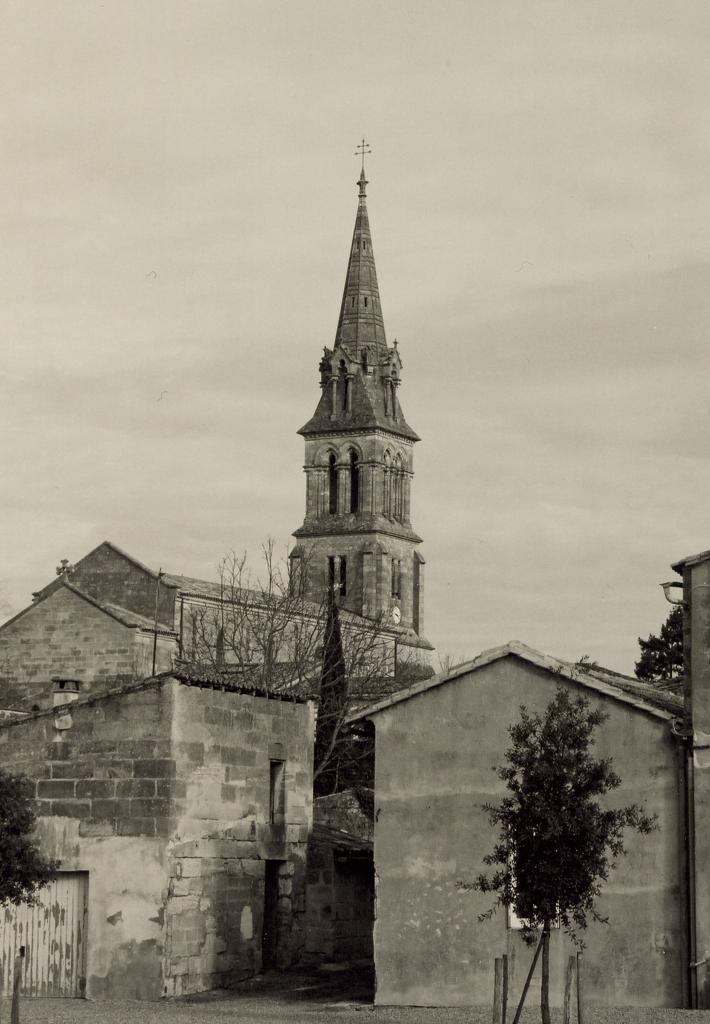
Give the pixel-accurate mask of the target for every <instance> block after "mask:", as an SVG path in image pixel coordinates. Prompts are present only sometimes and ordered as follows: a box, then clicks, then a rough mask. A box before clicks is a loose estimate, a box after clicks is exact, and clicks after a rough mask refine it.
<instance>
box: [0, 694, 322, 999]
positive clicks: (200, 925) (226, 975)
mask: <svg viewBox="0 0 710 1024" xmlns="http://www.w3.org/2000/svg"><path fill="white" fill-rule="evenodd" d="M312 736H313V715H312V708H311V706H310V705H306V704H299V703H293V702H290V701H283V700H277V699H267V698H265V697H261V696H255V695H253V694H249V693H240V692H233V691H221V690H219V689H215V688H213V687H212V686H211V685H210V684H204V685H198V684H197V683H196V682H195V681H194V680H191V679H184V678H183V679H178V678H177V677H161V678H158V679H153V680H149V681H145V682H143V683H134V684H130V685H128V686H124V687H123V688H116V689H115V690H111V691H108V692H107V693H104V694H100V695H96V696H88V697H81V698H80V699H79V700H77V701H75V702H74V703H72V704H70V705H65V706H62V707H60V708H57V709H56V710H45V711H39V712H36V713H34V714H31V715H28V716H27V717H24V718H13V719H9V720H6V721H0V763H2V764H4V765H11V766H12V768H13V769H14V770H17V771H21V772H23V773H24V774H26V775H27V776H28V777H29V778H30V779H31V780H32V782H33V785H34V799H35V806H36V810H37V814H38V835H39V837H40V839H41V845H42V847H43V849H44V850H45V851H46V852H47V853H48V854H50V855H51V856H55V857H59V858H60V859H61V860H62V869H63V870H71V871H88V872H89V892H90V894H91V896H90V907H89V923H88V927H89V943H88V950H89V954H88V955H89V964H88V978H87V994H88V995H89V997H91V998H120V997H125V998H160V997H162V996H165V995H173V994H175V995H177V994H181V993H188V992H198V991H202V990H204V989H208V988H212V987H215V986H218V985H226V984H229V983H230V982H232V981H235V980H238V979H239V978H243V977H246V976H248V975H250V974H253V973H254V972H255V971H256V970H258V969H259V967H260V966H261V950H262V947H261V941H262V922H263V918H264V904H265V899H266V891H265V889H266V883H265V877H266V874H267V871H266V868H267V862H269V861H271V862H274V861H276V862H278V868H277V869H276V870H277V891H276V893H275V895H274V898H275V899H276V901H277V907H276V921H277V925H278V934H277V939H276V961H277V964H278V965H279V966H286V965H288V964H290V963H293V962H295V961H296V960H297V959H298V958H299V957H300V955H301V952H302V950H303V947H304V945H305V925H304V914H305V851H306V839H307V834H308V830H309V826H310V823H311V814H312V811H311V788H312V770H313V766H312ZM272 761H278V762H280V763H283V765H284V772H283V778H284V787H285V799H284V801H283V814H282V815H281V817H280V820H272V813H271V811H272V806H273V799H272V798H273V794H272V793H271V779H272V772H271V770H270V768H271V762H272ZM272 867H273V865H272ZM271 873H272V874H273V871H272V872H271Z"/></svg>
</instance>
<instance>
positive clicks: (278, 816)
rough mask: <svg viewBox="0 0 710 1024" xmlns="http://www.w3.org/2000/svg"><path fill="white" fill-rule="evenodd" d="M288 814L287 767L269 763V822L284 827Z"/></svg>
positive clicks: (274, 762)
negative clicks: (286, 813)
mask: <svg viewBox="0 0 710 1024" xmlns="http://www.w3.org/2000/svg"><path fill="white" fill-rule="evenodd" d="M285 812H286V765H285V764H284V762H283V761H269V821H270V822H271V824H272V825H282V824H283V822H284V818H285Z"/></svg>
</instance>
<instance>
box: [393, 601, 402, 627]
mask: <svg viewBox="0 0 710 1024" xmlns="http://www.w3.org/2000/svg"><path fill="white" fill-rule="evenodd" d="M401 618H402V613H401V611H400V610H399V608H398V606H397V605H395V606H394V608H393V609H392V622H394V624H395V626H398V625H399V623H400V620H401Z"/></svg>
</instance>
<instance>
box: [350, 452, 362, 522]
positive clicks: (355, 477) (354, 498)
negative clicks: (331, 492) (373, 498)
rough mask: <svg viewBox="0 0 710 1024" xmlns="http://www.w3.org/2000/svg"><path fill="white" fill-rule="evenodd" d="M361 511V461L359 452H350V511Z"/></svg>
mask: <svg viewBox="0 0 710 1024" xmlns="http://www.w3.org/2000/svg"><path fill="white" fill-rule="evenodd" d="M359 509H360V460H359V459H358V455H357V452H350V511H351V512H358V511H359Z"/></svg>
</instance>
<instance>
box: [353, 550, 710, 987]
mask: <svg viewBox="0 0 710 1024" xmlns="http://www.w3.org/2000/svg"><path fill="white" fill-rule="evenodd" d="M708 564H710V561H708ZM709 621H710V620H709ZM706 663H707V659H706ZM559 686H564V687H565V688H567V689H568V690H569V691H571V693H572V694H574V695H576V694H583V695H585V696H586V697H587V698H589V700H590V702H591V704H592V705H593V706H594V707H595V708H599V709H601V710H602V711H603V712H605V713H606V714H607V715H608V719H607V721H606V722H605V723H604V724H603V726H602V727H600V729H599V730H598V732H597V740H596V744H595V754H596V756H602V757H607V756H608V757H611V758H612V759H613V762H614V768H615V770H616V771H617V772H618V774H619V775H620V777H621V779H622V783H623V786H622V789H621V790H619V791H618V794H617V797H618V799H619V800H620V801H622V802H623V803H624V804H627V803H637V802H638V803H641V804H644V805H645V807H646V809H647V811H648V812H649V813H651V814H653V813H656V814H657V815H658V824H659V828H658V831H655V832H653V833H651V834H650V835H648V836H638V835H636V834H631V835H629V836H628V842H627V849H628V856H627V857H625V858H621V859H620V860H619V862H618V865H617V867H616V868H615V869H614V871H613V872H612V874H611V876H610V878H609V882H608V884H607V885H605V886H604V890H603V896H602V898H601V899H600V901H599V911H600V913H601V914H602V915H603V916H608V917H609V923H608V924H607V925H604V924H599V923H593V924H592V925H591V926H590V927H589V929H588V931H587V933H586V934H585V942H586V944H587V948H586V949H585V953H584V987H585V993H586V998H587V1000H588V1001H589V1002H590V1003H593V1004H598V1005H606V1006H631V1005H643V1006H683V1005H698V1004H697V1003H693V998H694V997H693V996H692V989H693V986H694V985H695V984H696V981H698V978H697V976H696V970H697V969H696V968H693V967H691V966H690V965H691V964H695V963H697V961H698V960H702V959H703V957H705V956H706V955H707V950H708V943H707V941H706V939H703V941H702V943H701V944H699V945H698V944H697V943H694V942H692V941H691V924H692V921H693V920H698V921H700V920H704V922H705V923H707V920H708V919H709V918H708V916H707V914H705V915H701V914H700V910H701V909H702V908H703V907H704V906H705V904H707V903H708V897H707V893H706V894H705V895H704V896H702V898H700V897H699V895H698V894H700V893H701V887H704V888H705V889H707V885H706V876H707V874H708V868H707V864H708V861H707V858H706V857H705V856H703V859H702V860H700V859H698V860H697V868H698V872H697V883H696V882H693V881H692V878H693V874H694V872H693V871H691V870H690V868H689V859H688V858H689V855H690V854H689V847H688V828H689V825H688V818H687V815H686V806H687V805H686V800H688V799H689V800H690V801H691V806H692V801H693V797H692V794H691V795H690V796H688V795H687V794H688V778H689V776H688V768H687V764H686V749H687V738H686V737H685V735H684V729H683V720H684V704H683V701H682V700H681V699H680V698H678V697H675V696H673V695H671V694H669V693H667V692H660V691H658V690H656V689H655V688H654V687H651V686H648V685H645V684H643V683H640V682H639V681H638V680H636V679H630V678H627V677H625V676H622V675H619V674H618V673H614V672H609V671H606V670H601V669H597V668H596V667H594V666H591V667H587V668H586V669H585V668H584V667H579V666H574V665H572V664H568V663H566V662H564V661H560V660H558V659H555V658H549V657H546V656H544V655H541V654H538V653H537V652H535V651H533V650H531V649H530V648H528V647H525V646H524V645H523V644H517V643H510V644H507V645H506V646H504V647H501V648H498V649H496V650H492V651H487V652H485V653H483V654H481V655H480V656H479V657H477V658H475V659H474V660H473V661H470V662H467V663H466V664H463V665H460V666H458V667H457V668H455V669H453V670H452V671H451V672H449V673H448V674H442V675H439V676H435V677H434V678H432V679H429V680H426V681H424V682H421V683H418V684H415V685H413V686H411V687H408V688H407V689H405V690H403V691H401V692H400V693H398V694H395V695H393V696H391V697H388V698H385V699H383V700H381V701H379V702H377V703H375V704H373V705H371V706H370V707H369V708H366V709H364V710H363V711H362V712H360V713H359V714H360V716H362V717H366V718H368V719H369V720H371V721H372V722H373V723H374V726H375V736H376V740H375V834H374V856H375V871H376V877H377V880H378V883H377V919H376V922H375V930H374V949H375V969H376V975H377V990H376V991H377V995H376V1001H377V1003H378V1004H382V1005H386V1004H417V1005H435V1006H459V1005H475V1004H484V1003H488V1002H489V1001H490V1000H491V998H492V992H493V960H494V957H496V956H499V955H501V954H504V953H505V954H507V955H508V957H509V965H510V979H509V991H510V999H511V1002H512V1000H517V998H518V997H519V995H520V991H521V989H522V985H523V982H524V979H525V975H526V973H527V970H528V967H529V965H530V961H531V958H532V955H533V951H532V950H531V949H530V947H528V946H526V945H525V944H524V942H523V941H522V937H521V933H520V931H519V930H518V929H517V927H516V922H515V919H514V918H512V917H511V916H510V915H509V914H508V915H507V914H506V913H505V912H504V911H502V910H499V911H498V912H497V913H495V914H494V915H493V917H492V918H491V919H490V920H481V919H480V915H481V914H482V913H484V912H485V911H487V910H488V909H489V907H490V905H491V902H492V898H491V897H490V896H489V895H484V894H481V893H478V892H466V891H463V890H462V888H461V886H460V885H459V882H460V880H464V881H472V880H473V879H474V878H476V877H477V875H478V874H479V873H480V872H481V871H485V864H484V861H483V858H484V856H485V855H486V854H487V853H489V852H491V850H492V847H493V842H494V837H495V834H496V833H495V831H494V829H493V828H492V826H491V825H490V822H489V820H488V816H487V814H486V812H485V810H484V808H483V805H484V804H485V803H488V802H493V803H495V802H496V801H497V800H498V799H499V798H500V797H501V796H502V795H503V793H504V792H505V790H504V786H503V783H502V782H501V781H500V780H499V779H498V777H497V775H496V774H495V773H494V771H493V770H492V768H493V766H495V765H498V764H500V763H501V762H502V760H503V755H504V751H505V750H506V748H507V746H508V745H509V736H508V733H507V729H508V726H509V725H510V724H512V722H513V721H514V720H516V718H517V717H518V708H519V706H520V705H521V704H524V705H525V706H526V707H527V708H528V709H529V710H530V711H542V710H543V709H544V708H545V707H546V706H547V704H548V703H549V701H550V700H551V699H552V697H553V695H554V693H555V691H556V689H557V687H559ZM703 700H704V702H706V701H705V698H703ZM709 731H710V730H709ZM696 735H697V734H696ZM700 756H701V755H700V754H699V753H698V752H697V751H696V754H695V760H696V763H697V760H698V757H700ZM691 762H692V756H691ZM691 771H692V770H691ZM695 808H696V818H697V827H698V832H697V835H698V837H701V836H702V837H705V836H706V834H707V830H706V827H705V826H706V823H707V809H706V808H702V807H701V805H700V803H699V802H697V801H696V803H695ZM699 841H700V842H701V843H702V847H701V848H702V849H703V850H704V846H705V844H706V841H705V838H702V840H700V839H699ZM701 879H702V882H701ZM690 885H695V886H696V895H693V894H691V893H690V892H689V886H690ZM693 927H694V926H693ZM550 947H551V949H550V960H551V968H550V973H551V999H552V1000H553V1003H555V1002H556V1003H557V1004H558V1005H559V1003H560V1001H561V997H562V984H563V978H564V965H565V963H566V960H567V957H568V955H569V954H570V953H571V952H573V947H572V945H571V943H570V940H569V939H568V937H567V936H566V935H565V934H563V933H562V932H561V931H559V930H557V931H555V932H554V933H553V935H552V937H551V942H550ZM700 971H701V972H704V971H705V968H704V967H701V968H700ZM703 978H704V973H703V974H702V975H701V977H700V979H699V982H700V988H701V989H702V983H703ZM535 983H536V985H538V986H539V971H538V974H537V977H536V982H535ZM533 988H534V987H533ZM535 998H536V996H535V994H534V991H533V993H532V994H531V996H530V999H531V1000H535ZM700 1005H702V1003H700Z"/></svg>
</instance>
